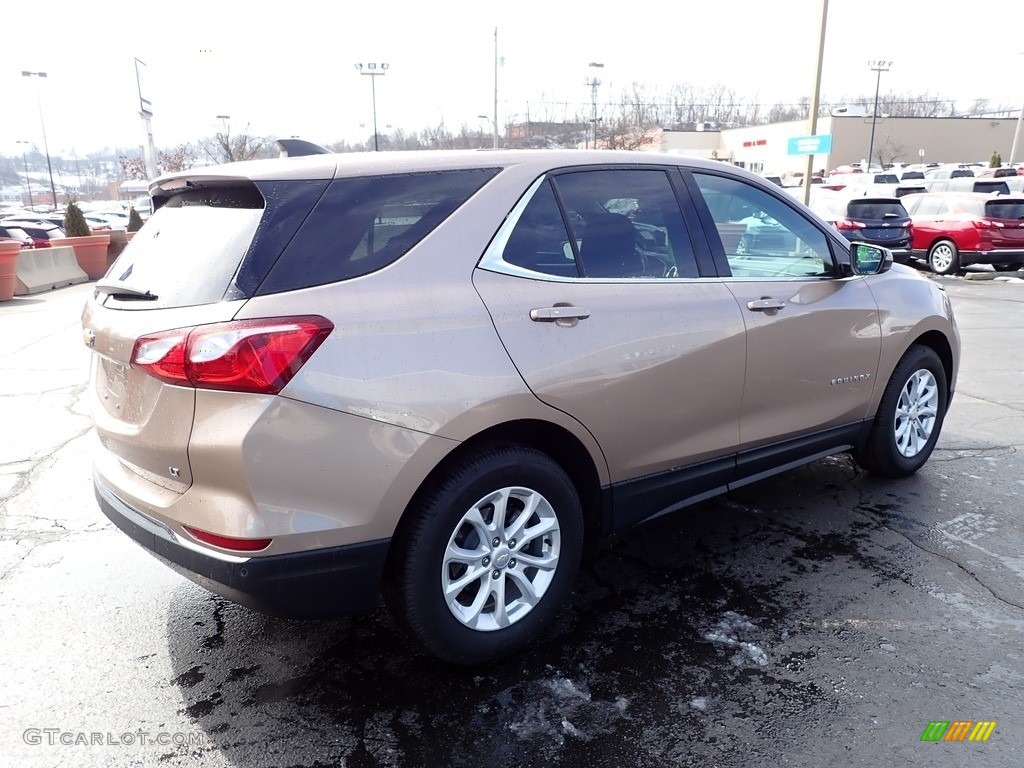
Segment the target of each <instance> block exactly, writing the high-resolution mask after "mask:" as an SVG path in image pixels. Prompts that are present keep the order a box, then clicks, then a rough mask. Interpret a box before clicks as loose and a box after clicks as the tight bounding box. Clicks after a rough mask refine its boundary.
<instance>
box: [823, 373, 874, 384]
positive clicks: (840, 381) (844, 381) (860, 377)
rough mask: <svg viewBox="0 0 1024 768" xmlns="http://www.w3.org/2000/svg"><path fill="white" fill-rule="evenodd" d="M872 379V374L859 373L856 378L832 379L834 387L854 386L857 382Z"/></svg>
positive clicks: (841, 377) (842, 377)
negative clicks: (842, 385)
mask: <svg viewBox="0 0 1024 768" xmlns="http://www.w3.org/2000/svg"><path fill="white" fill-rule="evenodd" d="M870 378H871V374H870V373H858V374H857V375H856V376H840V377H839V378H838V379H832V386H833V387H834V386H835V385H836V384H852V383H853V382H855V381H867V380H868V379H870Z"/></svg>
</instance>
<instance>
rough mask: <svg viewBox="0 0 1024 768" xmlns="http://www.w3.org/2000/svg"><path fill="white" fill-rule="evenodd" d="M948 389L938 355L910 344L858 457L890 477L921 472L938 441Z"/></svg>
mask: <svg viewBox="0 0 1024 768" xmlns="http://www.w3.org/2000/svg"><path fill="white" fill-rule="evenodd" d="M948 392H949V389H948V387H947V383H946V370H945V368H943V367H942V361H941V360H939V356H938V355H937V354H935V351H934V350H932V349H931V348H930V347H924V346H920V345H917V344H915V345H914V346H912V347H911V348H910V349H908V350H907V352H906V354H904V355H903V358H902V359H901V360H900V362H899V363H898V364H897V366H896V369H895V370H894V371H893V373H892V377H891V378H890V379H889V383H888V384H887V385H886V387H885V392H884V393H883V394H882V400H881V402H880V403H879V405H878V412H877V413H876V414H875V420H874V423H873V424H872V425H871V433H870V435H869V436H868V440H867V443H866V444H865V446H864V448H863V449H861V450H860V451H857V452H855V453H854V459H855V460H856V461H857V463H858V464H860V465H861V466H862V467H864V469H866V470H868V471H869V472H874V473H876V474H879V475H884V476H886V477H906V476H908V475H912V474H913V473H914V472H917V470H919V469H920V468H921V467H922V466H924V463H925V462H926V461H928V457H929V456H931V454H932V450H934V448H935V443H936V442H937V441H938V439H939V432H940V431H941V430H942V421H943V418H944V417H945V415H946V403H947V399H948V397H949V395H948Z"/></svg>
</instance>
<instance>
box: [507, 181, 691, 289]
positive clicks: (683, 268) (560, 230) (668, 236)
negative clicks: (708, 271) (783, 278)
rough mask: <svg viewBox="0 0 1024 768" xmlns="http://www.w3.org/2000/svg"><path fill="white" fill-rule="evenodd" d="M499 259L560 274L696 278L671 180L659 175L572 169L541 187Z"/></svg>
mask: <svg viewBox="0 0 1024 768" xmlns="http://www.w3.org/2000/svg"><path fill="white" fill-rule="evenodd" d="M502 260H503V261H504V262H506V263H508V264H512V265H514V266H517V267H521V268H523V269H527V270H530V271H532V272H539V273H541V274H545V275H557V276H560V277H591V278H604V279H609V278H613V279H618V278H678V277H697V274H698V273H697V262H696V259H695V257H694V253H693V246H692V244H691V243H690V238H689V234H688V233H687V231H686V226H685V224H684V222H683V217H682V213H681V211H680V210H679V204H678V202H677V201H676V196H675V192H674V190H673V188H672V183H671V182H670V181H669V177H668V175H667V173H666V172H665V171H661V170H593V171H579V172H568V173H562V174H558V175H555V176H552V177H551V178H550V179H547V180H544V181H543V182H541V183H540V184H539V185H538V186H537V188H536V190H535V191H534V194H533V196H532V197H531V198H530V200H529V202H528V203H527V205H526V207H525V208H524V209H523V212H522V214H521V215H520V217H519V219H518V221H517V222H516V224H515V226H514V228H513V230H512V232H511V233H510V234H509V237H508V240H507V242H506V243H505V245H504V247H503V249H502Z"/></svg>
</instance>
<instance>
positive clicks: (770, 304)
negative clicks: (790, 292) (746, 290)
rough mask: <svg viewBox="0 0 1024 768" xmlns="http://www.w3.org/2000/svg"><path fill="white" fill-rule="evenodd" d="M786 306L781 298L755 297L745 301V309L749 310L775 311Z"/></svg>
mask: <svg viewBox="0 0 1024 768" xmlns="http://www.w3.org/2000/svg"><path fill="white" fill-rule="evenodd" d="M785 306H786V302H784V301H782V300H781V299H755V300H754V301H748V302H747V309H749V310H750V311H751V312H775V311H778V310H780V309H782V308H783V307H785Z"/></svg>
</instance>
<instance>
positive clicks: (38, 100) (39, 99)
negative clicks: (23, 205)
mask: <svg viewBox="0 0 1024 768" xmlns="http://www.w3.org/2000/svg"><path fill="white" fill-rule="evenodd" d="M21 76H22V77H46V73H45V72H26V71H25V70H22V71H21ZM36 103H37V104H38V105H39V125H40V127H41V128H42V129H43V149H44V150H46V170H47V171H49V173H50V194H52V195H53V210H55V211H56V210H57V188H56V187H55V186H54V184H53V166H52V165H51V164H50V146H49V144H47V143H46V121H45V120H43V99H42V97H41V96H40V95H39V82H38V81H36Z"/></svg>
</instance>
